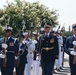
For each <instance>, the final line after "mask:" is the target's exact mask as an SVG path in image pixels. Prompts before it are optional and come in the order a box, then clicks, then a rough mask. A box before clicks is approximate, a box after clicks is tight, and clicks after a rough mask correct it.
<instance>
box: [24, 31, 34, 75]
mask: <svg viewBox="0 0 76 75" xmlns="http://www.w3.org/2000/svg"><path fill="white" fill-rule="evenodd" d="M24 36H25V41H24V42H25V43H26V45H27V51H28V54H27V62H28V63H27V64H26V66H25V70H24V75H31V65H32V63H33V51H34V50H35V44H34V43H33V41H32V40H31V39H30V38H29V34H28V32H25V33H24Z"/></svg>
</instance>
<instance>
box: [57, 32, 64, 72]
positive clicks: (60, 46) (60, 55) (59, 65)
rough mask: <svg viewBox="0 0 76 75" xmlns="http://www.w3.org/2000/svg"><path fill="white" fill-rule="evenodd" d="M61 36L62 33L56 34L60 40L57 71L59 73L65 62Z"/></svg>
mask: <svg viewBox="0 0 76 75" xmlns="http://www.w3.org/2000/svg"><path fill="white" fill-rule="evenodd" d="M60 34H61V32H60V31H58V32H57V33H56V35H57V38H58V45H59V57H58V59H56V70H57V71H60V69H62V61H63V38H62V36H61V35H60Z"/></svg>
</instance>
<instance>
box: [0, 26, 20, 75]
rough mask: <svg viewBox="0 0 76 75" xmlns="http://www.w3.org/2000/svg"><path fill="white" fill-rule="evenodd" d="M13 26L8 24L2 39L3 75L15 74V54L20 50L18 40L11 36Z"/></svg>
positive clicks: (0, 41)
mask: <svg viewBox="0 0 76 75" xmlns="http://www.w3.org/2000/svg"><path fill="white" fill-rule="evenodd" d="M11 34H12V27H10V26H9V25H6V26H5V27H4V37H3V38H2V39H1V40H0V43H1V44H2V55H3V56H2V60H1V73H2V75H13V69H14V65H15V55H16V54H17V52H18V49H19V45H18V42H17V41H16V40H15V39H14V38H13V37H12V36H11Z"/></svg>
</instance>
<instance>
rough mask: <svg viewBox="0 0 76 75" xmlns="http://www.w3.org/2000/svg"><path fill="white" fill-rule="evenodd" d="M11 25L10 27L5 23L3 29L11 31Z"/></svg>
mask: <svg viewBox="0 0 76 75" xmlns="http://www.w3.org/2000/svg"><path fill="white" fill-rule="evenodd" d="M12 29H13V28H12V27H10V26H8V25H6V26H5V27H4V30H11V31H12Z"/></svg>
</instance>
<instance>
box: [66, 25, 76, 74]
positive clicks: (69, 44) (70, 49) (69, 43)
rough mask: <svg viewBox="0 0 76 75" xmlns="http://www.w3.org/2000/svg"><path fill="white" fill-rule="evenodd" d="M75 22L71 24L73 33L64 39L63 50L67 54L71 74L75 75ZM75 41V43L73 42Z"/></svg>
mask: <svg viewBox="0 0 76 75" xmlns="http://www.w3.org/2000/svg"><path fill="white" fill-rule="evenodd" d="M75 39H76V24H74V25H73V35H72V36H69V37H68V38H67V40H66V46H65V52H66V53H67V54H68V55H69V65H70V70H71V75H76V57H75V56H76V40H75ZM73 42H75V44H74V43H73Z"/></svg>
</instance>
